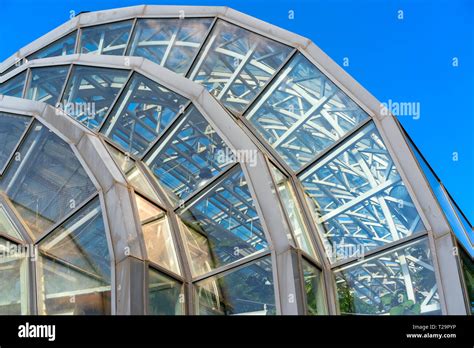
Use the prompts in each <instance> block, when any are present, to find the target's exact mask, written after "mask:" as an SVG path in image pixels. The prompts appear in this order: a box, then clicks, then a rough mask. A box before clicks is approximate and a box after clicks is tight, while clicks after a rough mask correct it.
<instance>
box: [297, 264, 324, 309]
mask: <svg viewBox="0 0 474 348" xmlns="http://www.w3.org/2000/svg"><path fill="white" fill-rule="evenodd" d="M302 266H303V276H304V291H305V294H306V305H307V311H308V314H309V315H323V314H327V311H326V304H325V303H324V298H325V297H324V283H323V274H322V272H321V271H320V270H319V269H317V268H316V267H314V266H313V265H312V264H310V263H309V262H307V261H306V260H304V259H303V260H302Z"/></svg>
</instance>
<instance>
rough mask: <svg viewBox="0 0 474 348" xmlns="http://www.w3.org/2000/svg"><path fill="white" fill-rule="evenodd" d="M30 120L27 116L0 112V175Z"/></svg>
mask: <svg viewBox="0 0 474 348" xmlns="http://www.w3.org/2000/svg"><path fill="white" fill-rule="evenodd" d="M30 120H31V118H30V117H27V116H20V115H12V114H5V113H3V112H0V173H1V171H3V169H4V168H5V166H6V165H7V164H8V160H9V159H10V157H11V156H12V154H13V151H15V149H16V147H17V145H18V143H19V142H20V140H21V136H22V135H23V133H24V132H25V131H26V128H27V127H28V125H29V124H30Z"/></svg>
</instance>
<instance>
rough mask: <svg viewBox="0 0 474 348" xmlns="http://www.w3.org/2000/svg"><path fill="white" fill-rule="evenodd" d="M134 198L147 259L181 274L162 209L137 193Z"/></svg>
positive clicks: (167, 222) (166, 219)
mask: <svg viewBox="0 0 474 348" xmlns="http://www.w3.org/2000/svg"><path fill="white" fill-rule="evenodd" d="M135 199H136V202H137V208H138V215H139V217H140V221H141V224H142V233H143V238H144V239H145V246H146V251H147V255H148V259H149V260H150V261H152V262H154V263H156V264H158V265H160V266H163V267H165V268H166V269H169V270H170V271H172V272H174V273H176V274H181V273H180V270H179V265H178V257H177V254H176V246H175V244H174V241H173V237H172V235H171V230H170V226H169V221H168V218H167V217H166V215H165V213H164V211H162V210H161V209H159V208H158V207H156V206H154V205H153V204H152V203H150V202H148V201H147V200H145V199H143V198H141V197H140V196H138V195H135Z"/></svg>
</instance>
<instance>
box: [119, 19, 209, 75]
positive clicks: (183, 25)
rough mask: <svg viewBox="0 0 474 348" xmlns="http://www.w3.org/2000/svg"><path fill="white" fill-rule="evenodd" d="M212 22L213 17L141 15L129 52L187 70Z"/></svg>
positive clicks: (176, 68) (177, 68)
mask: <svg viewBox="0 0 474 348" xmlns="http://www.w3.org/2000/svg"><path fill="white" fill-rule="evenodd" d="M211 23H212V18H185V19H174V18H167V19H165V18H159V19H139V20H138V22H137V25H136V27H135V34H134V35H133V39H132V43H131V48H130V51H129V52H130V53H129V54H128V55H129V56H139V57H144V58H147V59H149V60H151V61H152V62H154V63H157V64H160V65H161V66H165V67H166V68H168V69H169V70H171V71H174V72H176V73H178V74H185V73H186V72H187V71H188V69H189V67H190V65H191V63H192V62H193V59H194V57H195V56H196V54H197V51H198V49H199V46H200V45H201V43H202V41H203V40H204V38H205V36H206V33H207V31H208V30H209V27H210V25H211Z"/></svg>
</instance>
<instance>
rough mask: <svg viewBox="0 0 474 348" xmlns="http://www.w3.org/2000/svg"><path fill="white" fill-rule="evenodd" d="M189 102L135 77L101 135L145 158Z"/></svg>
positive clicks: (156, 84) (141, 78) (141, 77)
mask: <svg viewBox="0 0 474 348" xmlns="http://www.w3.org/2000/svg"><path fill="white" fill-rule="evenodd" d="M186 101H187V100H186V99H185V98H183V97H181V96H180V95H178V94H176V93H174V92H172V91H170V90H169V89H167V88H165V87H163V86H161V85H159V84H158V83H156V82H154V81H152V80H150V79H147V78H146V77H144V76H142V75H139V74H134V75H133V76H132V78H131V80H130V82H129V83H128V84H127V86H126V87H125V90H124V92H123V93H122V95H121V97H120V99H119V101H118V102H117V103H116V104H115V107H114V109H113V110H112V112H111V113H110V116H109V117H108V118H107V121H106V123H105V125H104V128H103V130H102V132H103V133H104V134H105V135H106V136H107V137H109V138H110V139H111V140H113V141H114V142H115V143H116V144H117V145H119V146H120V147H121V148H122V149H124V150H125V151H127V152H129V153H131V154H133V155H137V156H142V155H144V153H145V151H146V150H147V149H148V148H149V147H150V145H151V143H152V142H153V141H154V140H155V139H156V138H157V137H158V136H160V135H161V134H163V131H164V130H165V129H166V127H167V126H168V125H169V124H170V123H171V121H173V120H174V119H175V117H176V115H178V113H179V112H180V111H181V110H182V109H183V108H184V105H185V103H186Z"/></svg>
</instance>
